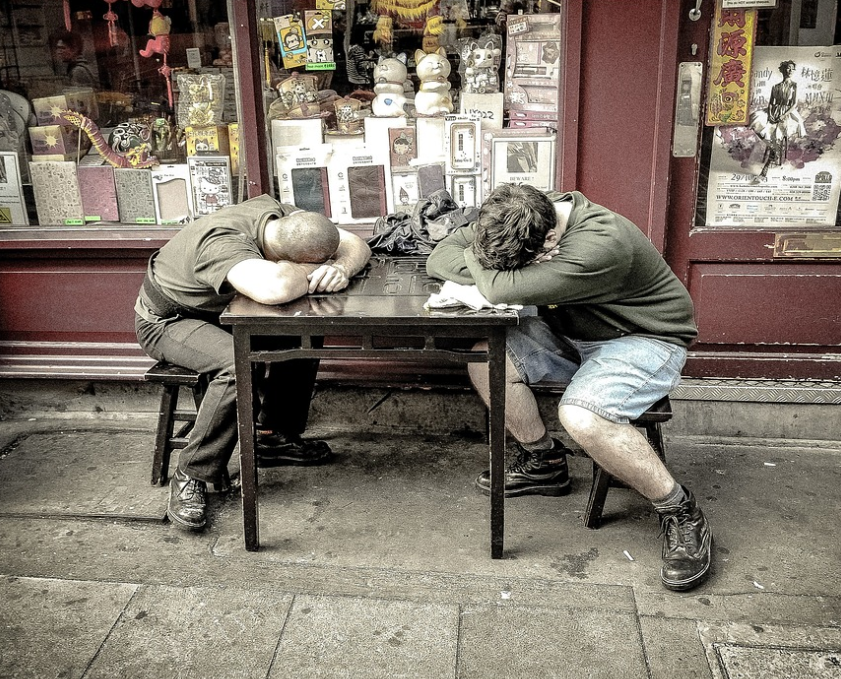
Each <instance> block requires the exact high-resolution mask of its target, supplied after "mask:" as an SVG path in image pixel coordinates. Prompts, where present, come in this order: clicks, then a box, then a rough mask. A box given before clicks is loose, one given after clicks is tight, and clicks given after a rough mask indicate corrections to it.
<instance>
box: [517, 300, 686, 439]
mask: <svg viewBox="0 0 841 679" xmlns="http://www.w3.org/2000/svg"><path fill="white" fill-rule="evenodd" d="M506 350H507V353H508V358H510V359H511V362H512V363H513V364H514V367H515V368H516V369H517V373H518V374H519V376H520V379H521V380H522V381H523V382H525V383H526V384H536V383H538V382H553V383H558V384H562V385H566V389H565V391H564V394H563V397H562V398H561V404H567V405H576V406H580V407H582V408H586V409H587V410H590V411H592V412H594V413H596V414H597V415H600V416H601V417H604V418H605V419H607V420H610V421H611V422H616V423H619V424H624V423H627V422H629V421H630V420H633V419H636V418H637V417H639V416H640V415H642V414H643V413H644V412H645V411H646V410H648V408H650V407H651V406H652V405H653V404H655V403H656V402H657V401H659V400H660V399H661V398H663V397H664V396H666V395H668V394H669V392H671V391H672V389H674V388H675V387H676V386H677V385H678V383H679V382H680V372H681V370H683V365H684V363H685V362H686V349H685V348H684V347H682V346H680V345H677V344H671V343H670V342H664V341H662V340H658V339H654V338H651V337H641V336H639V335H627V336H625V337H619V338H616V339H610V340H604V341H586V342H585V341H582V340H577V339H571V338H569V337H563V336H560V335H557V334H555V333H554V332H553V331H552V329H551V328H550V327H549V326H548V325H547V324H546V322H545V321H544V320H543V319H542V318H540V317H539V316H525V317H522V318H521V319H520V325H518V326H516V327H514V328H509V330H508V336H507V339H506Z"/></svg>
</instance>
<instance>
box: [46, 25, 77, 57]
mask: <svg viewBox="0 0 841 679" xmlns="http://www.w3.org/2000/svg"><path fill="white" fill-rule="evenodd" d="M50 41H51V42H52V45H53V49H55V48H57V47H58V43H63V44H64V45H65V46H66V47H69V48H70V49H71V50H73V52H74V53H75V54H81V53H82V39H81V38H80V37H79V36H78V34H76V33H71V32H70V31H65V30H61V31H57V32H55V33H53V34H52V36H50Z"/></svg>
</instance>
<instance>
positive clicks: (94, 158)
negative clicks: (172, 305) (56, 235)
mask: <svg viewBox="0 0 841 679" xmlns="http://www.w3.org/2000/svg"><path fill="white" fill-rule="evenodd" d="M233 69H234V63H233V54H232V49H231V38H230V34H229V30H228V12H227V7H226V3H224V2H216V1H214V0H190V1H189V2H186V1H185V2H180V1H178V0H143V1H138V0H44V1H40V0H38V1H36V0H6V1H5V2H3V3H2V6H0V226H2V227H19V226H39V227H66V226H89V227H91V228H103V227H108V226H111V225H120V226H121V227H122V226H138V225H142V226H144V227H145V226H149V225H166V226H172V225H178V224H181V223H183V222H184V221H187V220H190V219H193V218H195V217H196V216H199V215H201V214H207V213H208V212H210V211H213V210H215V209H219V208H220V207H222V206H224V205H226V204H228V203H231V202H234V201H236V200H237V196H238V188H239V187H238V181H237V178H238V170H239V168H238V158H237V129H238V128H237V122H238V121H237V106H236V93H235V91H234V82H235V80H234V71H233Z"/></svg>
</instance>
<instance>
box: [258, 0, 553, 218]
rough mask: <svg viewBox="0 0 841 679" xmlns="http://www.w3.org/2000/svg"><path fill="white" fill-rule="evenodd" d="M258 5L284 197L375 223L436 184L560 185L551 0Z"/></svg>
mask: <svg viewBox="0 0 841 679" xmlns="http://www.w3.org/2000/svg"><path fill="white" fill-rule="evenodd" d="M259 7H260V9H259V11H260V14H259V17H258V18H259V22H258V23H259V25H260V26H261V36H260V37H261V49H262V51H263V60H262V64H263V76H264V82H265V87H266V91H267V93H268V105H267V111H266V114H267V116H266V117H267V121H266V124H267V139H268V144H269V148H268V150H267V153H268V157H269V158H270V159H271V160H270V165H271V168H272V173H271V174H272V176H273V180H274V182H275V184H274V186H273V187H271V190H272V191H274V194H275V195H276V196H278V197H279V198H280V199H281V200H283V201H286V202H294V201H301V200H305V201H306V204H307V205H308V206H309V207H310V208H311V209H316V210H317V211H320V212H322V213H323V214H325V215H328V216H331V218H333V219H334V220H336V221H338V222H339V223H342V224H349V225H354V224H356V225H368V226H371V225H374V228H375V229H376V228H377V227H376V225H375V224H374V223H375V222H377V221H378V218H380V217H385V216H386V215H393V214H400V213H409V214H411V213H412V212H413V211H415V210H416V208H417V206H418V203H419V202H421V201H424V200H426V199H428V198H429V196H431V195H433V194H435V192H436V191H444V192H446V193H448V194H449V197H450V198H451V199H453V200H454V201H455V203H456V204H457V205H458V206H459V207H462V208H469V207H477V206H478V205H479V204H480V203H481V201H482V197H483V195H486V194H487V193H488V192H489V191H490V190H491V189H492V188H493V187H494V186H495V185H496V184H498V183H501V182H503V181H513V182H523V183H532V184H535V185H540V186H541V188H547V189H550V188H554V186H555V174H556V171H555V166H556V162H557V160H556V159H557V153H556V149H555V144H556V132H557V129H558V105H559V87H560V81H561V77H560V76H561V69H562V66H563V64H562V60H561V50H560V46H561V39H562V38H561V19H562V15H561V14H560V13H559V12H558V9H559V7H560V5H558V4H557V3H552V4H546V5H545V6H543V7H541V6H539V5H537V4H531V3H528V2H516V3H514V2H504V3H503V5H502V6H501V7H500V5H499V4H498V3H496V2H493V1H492V0H426V1H419V0H364V1H357V2H348V3H341V4H339V3H336V4H333V5H329V4H328V3H322V2H316V0H295V2H293V1H292V0H288V1H286V0H275V1H272V2H267V3H261V4H260V6H259ZM495 153H497V154H501V155H500V158H498V159H496V160H495V159H494V154H495ZM494 168H496V170H495V171H491V170H493V169H494ZM305 169H308V170H309V171H308V172H307V173H305V174H304V173H303V171H304V170H305Z"/></svg>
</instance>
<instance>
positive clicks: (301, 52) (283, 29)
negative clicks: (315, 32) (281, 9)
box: [274, 14, 307, 70]
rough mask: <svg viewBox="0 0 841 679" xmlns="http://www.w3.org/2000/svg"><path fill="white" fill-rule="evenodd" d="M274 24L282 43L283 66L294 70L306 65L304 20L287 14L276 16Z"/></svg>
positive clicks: (278, 39) (278, 38)
mask: <svg viewBox="0 0 841 679" xmlns="http://www.w3.org/2000/svg"><path fill="white" fill-rule="evenodd" d="M274 25H275V30H276V31H277V41H278V43H280V54H281V56H282V57H283V67H284V68H286V69H289V70H292V69H295V68H300V67H302V66H306V64H307V42H306V37H305V36H304V24H303V22H302V21H301V20H300V19H299V18H298V17H296V16H294V15H292V14H285V15H283V16H279V17H274Z"/></svg>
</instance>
